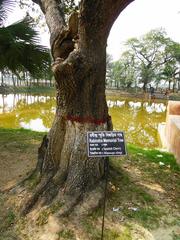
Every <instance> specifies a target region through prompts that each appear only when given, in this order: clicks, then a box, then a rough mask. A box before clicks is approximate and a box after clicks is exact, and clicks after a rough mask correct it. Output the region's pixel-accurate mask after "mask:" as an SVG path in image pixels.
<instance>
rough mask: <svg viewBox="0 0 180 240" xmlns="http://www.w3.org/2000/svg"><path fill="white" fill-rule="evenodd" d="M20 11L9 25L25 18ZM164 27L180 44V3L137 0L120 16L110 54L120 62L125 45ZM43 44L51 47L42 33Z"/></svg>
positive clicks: (12, 16) (163, 0)
mask: <svg viewBox="0 0 180 240" xmlns="http://www.w3.org/2000/svg"><path fill="white" fill-rule="evenodd" d="M22 16H23V14H22V12H20V11H19V10H18V8H17V9H16V11H14V13H12V14H11V16H10V18H9V22H12V21H14V19H18V18H20V17H22ZM157 28H164V29H165V31H166V32H167V34H168V36H169V37H170V38H171V39H173V40H174V41H176V42H179V43H180V0H135V1H134V2H132V3H131V4H130V5H129V6H127V7H126V9H125V10H124V11H123V12H122V13H121V14H120V15H119V17H118V18H117V20H116V22H115V23H114V25H113V27H112V29H111V32H110V35H109V38H108V44H107V52H108V53H109V54H111V55H112V57H113V60H118V59H119V58H120V54H121V53H122V51H123V43H124V42H125V41H126V40H127V39H128V38H131V37H140V36H141V35H143V34H146V33H147V32H149V31H150V30H152V29H157ZM42 44H44V45H49V36H48V34H47V33H46V34H45V33H43V34H42Z"/></svg>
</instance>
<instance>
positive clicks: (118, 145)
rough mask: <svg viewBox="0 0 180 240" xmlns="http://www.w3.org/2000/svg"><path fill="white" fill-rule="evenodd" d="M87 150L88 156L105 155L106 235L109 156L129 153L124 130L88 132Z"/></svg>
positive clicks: (104, 206) (104, 205)
mask: <svg viewBox="0 0 180 240" xmlns="http://www.w3.org/2000/svg"><path fill="white" fill-rule="evenodd" d="M87 151H88V157H105V162H104V173H105V178H106V181H105V189H104V204H103V219H102V234H101V240H103V236H104V217H105V208H106V195H107V185H108V173H109V162H108V157H109V156H110V157H113V156H114V157H116V156H124V155H127V151H126V145H125V138H124V132H122V131H94V132H87Z"/></svg>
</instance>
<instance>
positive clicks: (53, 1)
mask: <svg viewBox="0 0 180 240" xmlns="http://www.w3.org/2000/svg"><path fill="white" fill-rule="evenodd" d="M32 1H33V2H34V3H37V4H39V6H40V8H41V10H42V12H43V13H44V15H45V18H46V23H47V25H48V28H49V32H50V36H51V37H50V43H51V46H52V45H53V42H54V41H55V39H56V38H57V37H58V35H59V34H60V33H61V32H62V31H64V29H65V28H66V22H65V17H64V12H63V6H62V5H63V4H62V1H61V0H32Z"/></svg>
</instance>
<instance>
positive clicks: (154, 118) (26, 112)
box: [0, 94, 167, 147]
mask: <svg viewBox="0 0 180 240" xmlns="http://www.w3.org/2000/svg"><path fill="white" fill-rule="evenodd" d="M107 104H108V107H109V112H110V115H111V116H112V120H113V126H114V130H121V131H124V132H125V137H126V141H127V142H129V143H133V144H136V145H139V146H143V147H158V145H159V143H158V133H157V128H158V124H159V123H162V122H164V121H165V117H166V106H167V102H166V101H158V102H149V101H148V100H147V101H145V100H144V101H142V100H138V99H129V98H116V99H114V98H113V99H112V98H110V97H108V100H107ZM54 113H55V97H54V96H50V95H30V94H8V95H2V94H0V127H3V128H26V129H32V130H36V131H48V130H49V128H50V127H51V124H52V120H53V118H54Z"/></svg>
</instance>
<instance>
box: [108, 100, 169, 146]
mask: <svg viewBox="0 0 180 240" xmlns="http://www.w3.org/2000/svg"><path fill="white" fill-rule="evenodd" d="M107 103H108V106H109V111H110V114H111V115H112V119H113V126H114V129H115V130H123V131H124V132H125V136H126V140H127V142H130V143H134V144H136V145H139V146H143V147H157V146H158V133H157V128H158V124H159V123H161V122H164V121H165V118H166V106H167V102H166V101H161V102H159V101H158V102H148V101H139V100H138V101H137V100H135V99H133V100H130V99H126V100H124V101H120V100H116V101H111V100H108V101H107Z"/></svg>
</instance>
